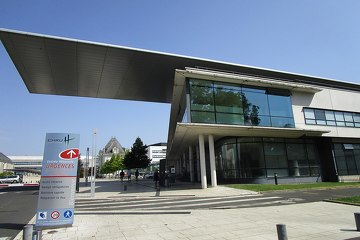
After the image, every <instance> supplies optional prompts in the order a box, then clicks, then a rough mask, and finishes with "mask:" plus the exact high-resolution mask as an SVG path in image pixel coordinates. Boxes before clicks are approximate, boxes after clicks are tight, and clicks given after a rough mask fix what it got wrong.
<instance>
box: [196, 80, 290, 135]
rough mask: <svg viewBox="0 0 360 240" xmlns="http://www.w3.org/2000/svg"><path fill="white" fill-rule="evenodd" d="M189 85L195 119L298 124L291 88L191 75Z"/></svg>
mask: <svg viewBox="0 0 360 240" xmlns="http://www.w3.org/2000/svg"><path fill="white" fill-rule="evenodd" d="M189 86H190V91H189V92H190V99H191V100H190V101H191V102H190V107H191V110H190V112H191V122H199V123H218V124H234V125H249V126H265V127H271V126H273V127H292V128H293V127H295V124H294V119H293V113H292V106H291V98H290V94H289V91H287V90H281V89H271V90H269V89H268V90H266V89H262V88H256V87H248V86H240V85H235V84H227V83H218V82H214V83H213V82H211V81H204V80H198V79H190V80H189ZM284 93H285V94H284ZM274 94H280V95H274ZM200 112H212V113H213V114H210V113H203V114H201V113H200ZM201 117H205V119H201Z"/></svg>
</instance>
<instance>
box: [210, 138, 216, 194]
mask: <svg viewBox="0 0 360 240" xmlns="http://www.w3.org/2000/svg"><path fill="white" fill-rule="evenodd" d="M209 154H210V172H211V186H212V187H216V186H217V177H216V165H215V147H214V137H213V135H209Z"/></svg>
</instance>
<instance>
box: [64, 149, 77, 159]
mask: <svg viewBox="0 0 360 240" xmlns="http://www.w3.org/2000/svg"><path fill="white" fill-rule="evenodd" d="M66 155H70V158H73V155H76V152H74V150H72V149H71V150H70V151H69V152H68V153H67V154H66Z"/></svg>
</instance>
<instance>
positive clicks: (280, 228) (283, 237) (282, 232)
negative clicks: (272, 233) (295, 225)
mask: <svg viewBox="0 0 360 240" xmlns="http://www.w3.org/2000/svg"><path fill="white" fill-rule="evenodd" d="M276 230H277V234H278V240H288V237H287V233H286V225H285V224H276Z"/></svg>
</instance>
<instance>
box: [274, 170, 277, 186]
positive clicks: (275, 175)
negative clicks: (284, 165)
mask: <svg viewBox="0 0 360 240" xmlns="http://www.w3.org/2000/svg"><path fill="white" fill-rule="evenodd" d="M274 179H275V185H278V179H277V173H274Z"/></svg>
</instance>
